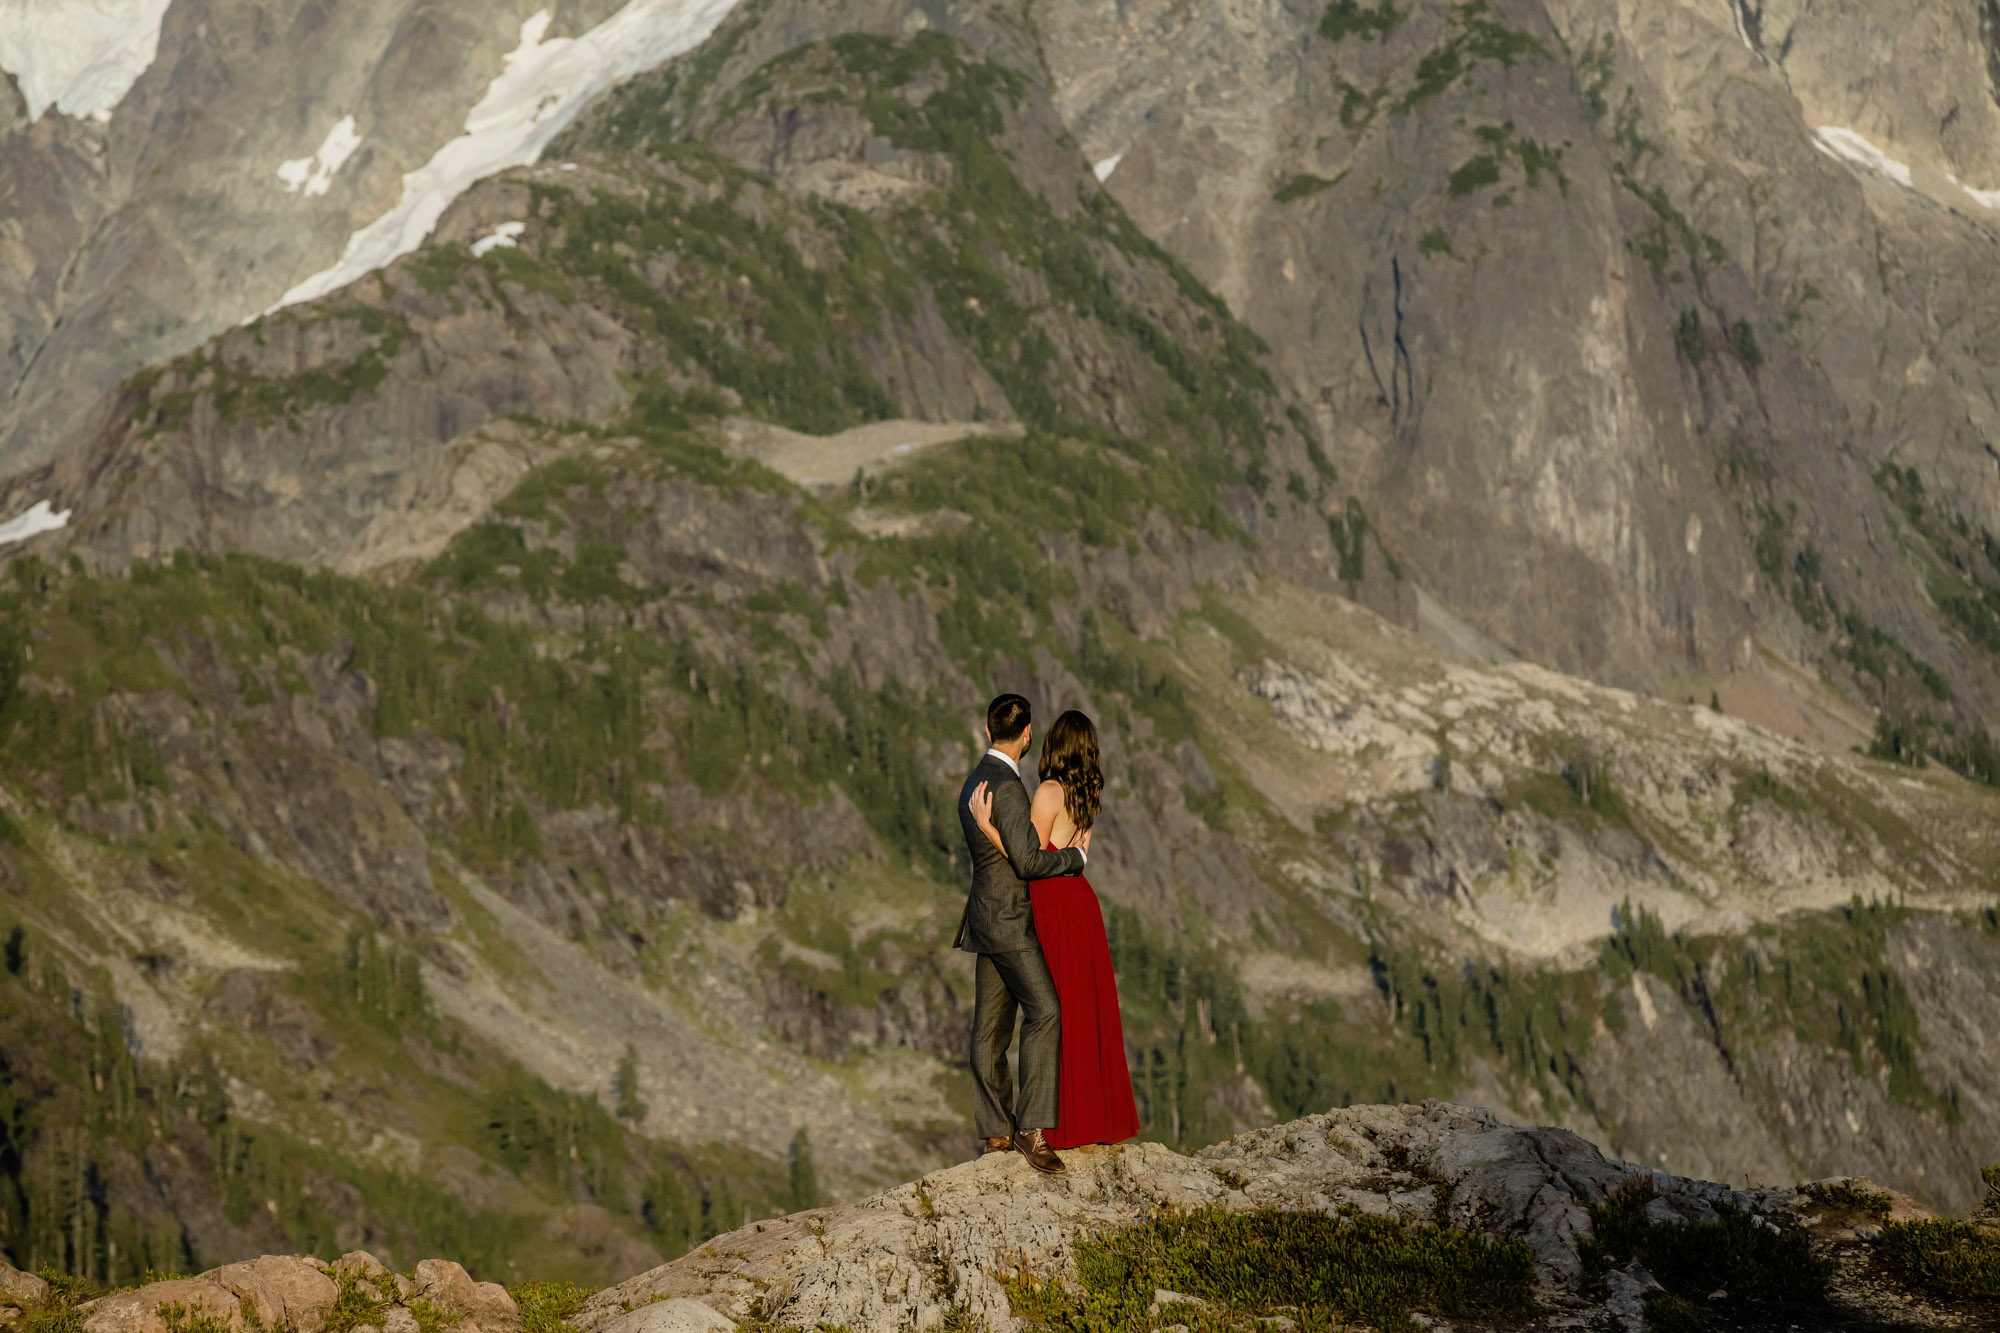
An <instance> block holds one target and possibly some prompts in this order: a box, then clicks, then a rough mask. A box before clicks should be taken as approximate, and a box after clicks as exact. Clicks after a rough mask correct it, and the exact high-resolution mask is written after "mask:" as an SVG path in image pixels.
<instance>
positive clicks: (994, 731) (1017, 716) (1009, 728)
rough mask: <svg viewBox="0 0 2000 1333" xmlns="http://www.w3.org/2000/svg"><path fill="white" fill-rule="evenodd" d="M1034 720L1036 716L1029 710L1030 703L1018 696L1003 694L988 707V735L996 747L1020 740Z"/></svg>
mask: <svg viewBox="0 0 2000 1333" xmlns="http://www.w3.org/2000/svg"><path fill="white" fill-rule="evenodd" d="M1034 720H1035V717H1034V714H1033V713H1031V712H1030V711H1029V710H1028V701H1027V700H1026V699H1024V698H1022V697H1021V696H1020V695H1018V694H1003V695H1001V696H1000V697H999V698H997V699H995V700H994V701H993V702H992V703H990V704H988V705H986V734H987V735H989V736H991V737H992V738H993V743H994V744H995V745H1005V744H1006V743H1007V742H1008V741H1012V740H1019V739H1020V738H1021V733H1022V732H1024V731H1026V730H1027V729H1028V724H1029V723H1030V722H1033V721H1034Z"/></svg>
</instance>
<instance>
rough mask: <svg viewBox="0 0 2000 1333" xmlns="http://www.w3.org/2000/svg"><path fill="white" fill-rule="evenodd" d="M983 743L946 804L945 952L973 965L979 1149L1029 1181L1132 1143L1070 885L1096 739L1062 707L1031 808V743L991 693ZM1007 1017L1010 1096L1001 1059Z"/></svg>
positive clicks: (1106, 974)
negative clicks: (948, 940)
mask: <svg viewBox="0 0 2000 1333" xmlns="http://www.w3.org/2000/svg"><path fill="white" fill-rule="evenodd" d="M986 737H987V743H988V744H989V745H990V746H991V747H992V748H991V749H989V750H987V752H986V754H985V755H984V756H983V757H982V758H981V759H980V761H979V763H978V765H977V766H976V767H975V768H974V769H973V770H972V773H971V775H970V776H969V777H967V778H966V780H965V787H964V789H963V790H961V791H960V792H959V796H958V819H959V825H960V827H961V828H962V829H963V830H964V832H965V845H966V850H967V851H968V852H969V853H971V857H972V894H971V897H970V898H968V899H967V901H966V904H965V919H964V921H963V923H961V924H960V926H959V928H958V940H957V947H959V948H960V949H963V950H965V951H966V952H967V953H973V954H977V955H978V956H979V959H978V963H977V965H976V972H975V978H976V983H975V995H974V999H973V1009H972V1081H973V1088H974V1096H975V1098H976V1104H975V1105H976V1109H975V1117H976V1120H977V1124H978V1131H979V1134H980V1135H981V1137H983V1138H984V1139H985V1141H986V1143H985V1150H986V1151H987V1152H989V1153H992V1152H1010V1151H1018V1152H1019V1153H1020V1154H1021V1155H1022V1156H1023V1157H1025V1158H1027V1159H1028V1165H1030V1166H1032V1167H1034V1168H1035V1170H1037V1171H1040V1172H1043V1173H1044V1174H1047V1175H1059V1174H1061V1173H1062V1171H1063V1169H1064V1168H1063V1163H1062V1159H1061V1158H1060V1157H1058V1156H1056V1153H1055V1150H1056V1149H1057V1148H1076V1147H1081V1146H1082V1145H1084V1144H1086V1143H1122V1142H1123V1141H1124V1140H1126V1139H1129V1138H1131V1137H1132V1136H1133V1135H1135V1134H1137V1133H1138V1132H1139V1115H1138V1111H1137V1109H1136V1108H1135V1107H1134V1106H1133V1103H1132V1076H1131V1072H1130V1071H1129V1070H1128V1069H1127V1067H1126V1064H1125V1029H1124V1024H1123V1023H1122V1022H1121V1021H1120V1019H1119V1015H1118V984H1117V982H1116V980H1115V979H1114V978H1113V977H1112V974H1111V948H1110V945H1109V943H1108V941H1107V940H1106V938H1105V934H1104V913H1103V910H1102V909H1101V908H1100V907H1099V906H1098V903H1097V894H1096V893H1095V892H1094V891H1093V890H1092V889H1091V887H1090V881H1089V880H1087V879H1085V878H1084V877H1083V869H1084V864H1085V862H1086V861H1088V860H1089V854H1090V830H1091V826H1092V825H1093V824H1094V823H1096V820H1097V811H1098V803H1099V798H1100V796H1101V794H1102V792H1103V790H1104V773H1103V769H1102V768H1101V767H1100V765H1099V762H1098V754H1097V728H1096V727H1095V726H1093V725H1092V724H1091V721H1090V719H1089V718H1088V717H1085V716H1084V715H1083V714H1082V713H1079V712H1076V711H1075V710H1071V711H1069V712H1066V713H1064V714H1063V715H1062V716H1061V717H1059V718H1057V719H1056V721H1055V725H1054V726H1052V727H1050V728H1049V735H1048V739H1047V740H1046V741H1044V742H1043V744H1042V757H1041V761H1040V763H1039V764H1038V765H1037V768H1036V777H1037V778H1038V779H1039V785H1038V786H1037V787H1036V788H1035V794H1034V796H1033V798H1032V799H1030V797H1029V795H1028V790H1027V787H1026V785H1025V784H1024V782H1023V781H1022V777H1021V764H1022V762H1023V760H1024V759H1025V758H1026V757H1027V754H1028V750H1029V749H1030V747H1031V746H1032V745H1033V743H1034V719H1033V716H1032V715H1031V713H1030V711H1029V707H1028V701H1027V700H1026V699H1024V698H1022V697H1021V696H1020V695H1018V694H1003V695H1001V696H1000V697H999V698H997V699H995V700H994V701H993V702H992V703H991V704H989V705H987V709H986ZM1017 1014H1018V1016H1019V1017H1020V1020H1021V1053H1020V1061H1019V1063H1020V1081H1019V1087H1018V1089H1014V1088H1010V1087H1009V1084H1010V1083H1012V1082H1013V1080H1011V1079H1009V1078H1008V1076H1007V1048H1008V1046H1010V1045H1011V1044H1012V1043H1013V1038H1014V1020H1015V1017H1016V1015H1017ZM1010 1092H1011V1093H1012V1095H1011V1096H1010V1095H1009V1094H1010ZM1010 1107H1011V1109H1010Z"/></svg>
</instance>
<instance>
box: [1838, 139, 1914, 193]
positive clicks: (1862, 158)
mask: <svg viewBox="0 0 2000 1333" xmlns="http://www.w3.org/2000/svg"><path fill="white" fill-rule="evenodd" d="M1813 146H1814V147H1815V148H1817V149H1819V150H1820V151H1821V152H1822V153H1825V154H1826V155H1827V156H1829V157H1835V158H1839V159H1840V160H1841V161H1843V162H1852V163H1854V164H1855V165H1856V166H1860V167H1866V168H1868V170H1870V171H1872V172H1874V173H1876V174H1877V175H1879V176H1887V177H1888V178H1889V179H1890V180H1892V181H1894V182H1896V184H1898V185H1900V186H1902V187H1903V188H1904V189H1906V190H1911V189H1915V188H1916V186H1915V184H1914V182H1913V181H1912V180H1911V179H1910V168H1909V166H1908V164H1906V163H1902V162H1898V161H1897V160H1896V159H1895V158H1893V157H1890V156H1889V155H1888V154H1887V153H1885V152H1883V151H1882V150H1881V149H1879V148H1877V147H1876V146H1875V145H1874V144H1872V143H1869V142H1868V140H1866V139H1864V138H1862V137H1861V136H1860V135H1859V134H1856V133H1855V132H1854V131H1853V130H1850V129H1844V128H1842V127H1841V126H1839V125H1822V126H1820V127H1819V128H1818V129H1816V130H1814V131H1813Z"/></svg>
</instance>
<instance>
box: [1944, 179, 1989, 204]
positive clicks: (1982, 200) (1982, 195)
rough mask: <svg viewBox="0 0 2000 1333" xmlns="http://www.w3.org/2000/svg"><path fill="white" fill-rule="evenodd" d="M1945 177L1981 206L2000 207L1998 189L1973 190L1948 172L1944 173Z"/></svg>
mask: <svg viewBox="0 0 2000 1333" xmlns="http://www.w3.org/2000/svg"><path fill="white" fill-rule="evenodd" d="M1945 179H1946V180H1948V181H1950V182H1951V183H1952V184H1953V185H1956V186H1957V187H1958V188H1959V189H1961V190H1963V191H1965V193H1966V195H1967V196H1968V197H1970V198H1971V200H1972V202H1973V203H1975V204H1978V205H1979V206H1980V207H1981V208H1992V209H2000V190H1975V189H1973V188H1972V187H1971V186H1970V185H1967V184H1966V183H1965V182H1964V181H1962V180H1960V179H1959V178H1958V177H1956V176H1953V175H1951V174H1950V173H1946V175H1945Z"/></svg>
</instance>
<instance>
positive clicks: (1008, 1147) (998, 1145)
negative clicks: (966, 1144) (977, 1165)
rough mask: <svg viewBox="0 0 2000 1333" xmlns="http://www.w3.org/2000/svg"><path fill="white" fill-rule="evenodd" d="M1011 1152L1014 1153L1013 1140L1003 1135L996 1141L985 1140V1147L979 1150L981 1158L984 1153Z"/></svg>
mask: <svg viewBox="0 0 2000 1333" xmlns="http://www.w3.org/2000/svg"><path fill="white" fill-rule="evenodd" d="M1012 1151H1014V1140H1013V1139H1012V1138H1010V1137H1008V1136H1007V1135H1005V1134H1002V1135H1001V1136H1000V1137H999V1138H997V1139H988V1140H986V1146H985V1147H984V1148H983V1149H981V1150H980V1152H981V1155H982V1156H983V1155H985V1154H986V1153H995V1152H1012Z"/></svg>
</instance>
